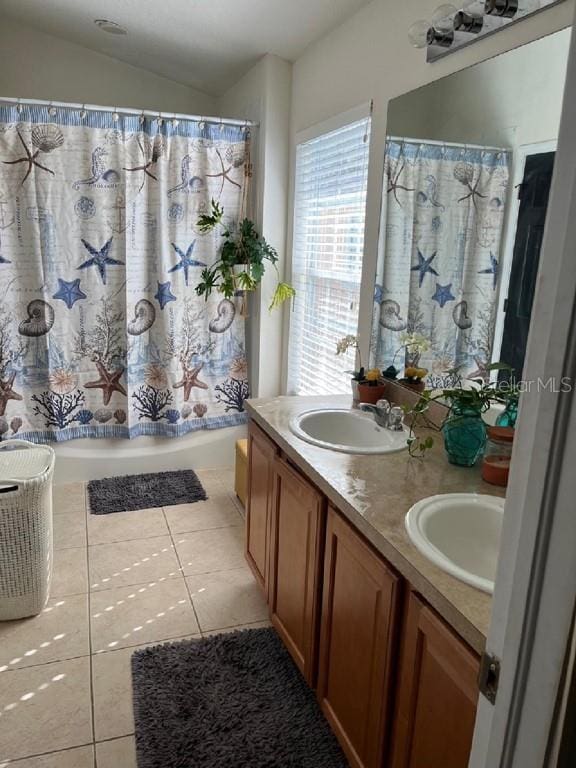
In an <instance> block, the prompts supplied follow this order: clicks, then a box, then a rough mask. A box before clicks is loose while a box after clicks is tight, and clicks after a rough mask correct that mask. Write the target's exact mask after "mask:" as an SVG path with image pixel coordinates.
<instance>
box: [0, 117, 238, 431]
mask: <svg viewBox="0 0 576 768" xmlns="http://www.w3.org/2000/svg"><path fill="white" fill-rule="evenodd" d="M248 169H249V134H248V131H247V130H246V129H245V128H244V127H239V126H232V125H226V124H213V123H208V122H204V121H200V122H194V121H191V120H180V121H178V120H176V119H174V120H170V119H162V118H160V117H159V118H157V119H150V118H145V117H144V116H137V115H134V116H131V115H121V114H117V113H112V112H105V111H101V112H100V111H86V110H76V109H72V108H54V107H46V106H24V105H19V106H18V107H1V108H0V434H1V435H2V439H9V438H11V437H14V436H15V435H17V436H18V437H24V438H26V439H29V440H33V441H36V442H45V441H50V440H58V441H61V440H68V439H71V438H79V437H124V438H127V437H130V438H132V437H137V436H138V435H164V436H177V435H182V434H184V433H186V432H189V431H191V430H196V429H216V428H219V427H226V426H232V425H235V424H238V423H240V422H242V421H244V420H245V413H244V408H243V403H244V399H245V398H246V397H247V395H248V382H247V365H246V358H245V347H244V318H243V317H242V316H241V313H240V312H238V311H237V307H236V304H235V302H234V301H229V300H226V299H223V298H222V296H220V295H218V294H215V295H213V296H211V297H210V299H209V300H208V302H205V301H204V299H203V298H199V297H198V296H196V293H195V291H194V288H195V285H196V284H197V282H198V280H199V278H200V274H201V270H202V267H203V266H204V265H207V264H211V263H212V262H213V261H214V260H215V259H216V258H217V252H218V247H219V240H220V234H221V232H218V231H216V232H214V233H211V234H203V233H202V232H200V231H199V229H198V227H197V221H198V217H199V215H200V214H202V213H204V212H208V211H209V209H210V204H211V200H212V199H215V200H217V201H219V203H220V204H221V205H222V206H223V208H224V215H225V222H226V223H227V224H229V225H230V226H232V227H233V226H234V225H235V223H236V222H237V221H238V219H239V217H240V216H241V215H242V208H243V202H244V200H245V199H246V185H247V181H248V176H249V172H248Z"/></svg>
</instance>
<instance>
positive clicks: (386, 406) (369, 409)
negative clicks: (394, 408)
mask: <svg viewBox="0 0 576 768" xmlns="http://www.w3.org/2000/svg"><path fill="white" fill-rule="evenodd" d="M360 410H361V411H364V412H365V413H372V414H373V415H374V421H375V422H376V424H378V426H379V427H388V419H389V417H390V410H391V406H390V403H389V402H388V400H378V402H377V403H376V405H372V404H371V403H360Z"/></svg>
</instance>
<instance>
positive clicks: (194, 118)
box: [0, 96, 259, 127]
mask: <svg viewBox="0 0 576 768" xmlns="http://www.w3.org/2000/svg"><path fill="white" fill-rule="evenodd" d="M0 103H4V104H11V105H12V106H15V107H16V106H18V104H26V105H30V106H35V105H39V106H46V107H58V108H61V109H80V110H82V109H85V110H87V111H90V112H112V113H116V114H119V115H137V116H142V115H144V116H146V117H155V118H158V117H161V118H163V119H165V120H173V119H174V118H176V119H177V120H189V121H191V122H197V123H200V122H204V123H216V124H225V125H243V126H247V127H255V126H258V125H259V123H257V122H255V121H253V120H238V119H235V118H226V117H214V116H210V115H186V114H183V113H180V112H165V111H163V110H158V111H157V112H154V111H152V110H150V109H132V108H131V107H103V106H101V105H99V104H76V103H72V102H66V101H45V100H44V99H19V98H12V99H11V98H8V97H7V96H0Z"/></svg>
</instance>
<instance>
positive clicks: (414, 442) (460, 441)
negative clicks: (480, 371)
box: [404, 363, 510, 467]
mask: <svg viewBox="0 0 576 768" xmlns="http://www.w3.org/2000/svg"><path fill="white" fill-rule="evenodd" d="M509 368H510V366H508V365H507V364H506V363H493V364H492V365H489V366H488V367H487V371H496V370H508V369H509ZM470 381H471V386H469V387H462V386H459V387H452V388H451V389H442V390H438V391H432V390H424V391H423V392H422V393H421V395H420V397H419V399H418V401H417V402H416V404H415V405H414V406H412V407H409V406H408V407H405V408H404V411H405V413H406V415H407V416H408V417H409V418H410V434H409V437H408V448H409V452H410V455H411V456H418V457H422V456H424V454H425V453H426V451H427V450H428V449H430V448H431V447H432V446H433V444H434V440H433V438H432V437H431V436H427V437H426V438H425V439H423V440H419V439H418V438H417V437H416V434H415V428H417V427H418V426H426V427H428V428H431V427H433V425H432V424H431V422H430V420H429V419H428V418H427V411H428V409H429V407H430V404H431V403H433V402H437V401H443V402H444V403H447V404H448V414H447V416H446V418H445V419H444V422H443V424H442V425H441V427H440V431H441V432H442V435H443V437H444V447H445V449H446V453H447V456H448V461H449V462H450V463H451V464H456V465H458V466H461V467H472V466H474V464H475V463H476V462H477V460H478V459H479V458H480V456H481V455H482V454H483V452H484V446H485V445H486V435H487V431H486V429H487V428H486V423H485V422H484V420H483V419H482V414H483V413H485V412H486V411H487V410H488V409H489V408H490V404H491V403H492V402H499V403H503V402H507V400H508V398H509V397H510V385H509V384H507V383H506V382H503V383H486V382H485V381H483V380H482V379H471V380H470Z"/></svg>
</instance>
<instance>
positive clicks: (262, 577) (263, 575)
mask: <svg viewBox="0 0 576 768" xmlns="http://www.w3.org/2000/svg"><path fill="white" fill-rule="evenodd" d="M277 453H278V449H277V447H276V446H275V444H274V443H273V442H272V440H270V439H269V438H268V437H267V436H266V435H265V434H264V432H263V431H262V430H261V429H260V428H259V427H257V426H256V425H255V424H254V422H252V421H251V422H250V425H249V427H248V503H247V506H246V542H245V547H246V549H245V553H246V560H247V561H248V565H249V566H250V568H251V569H252V572H253V573H254V576H255V577H256V581H257V582H258V584H259V585H260V587H261V588H262V590H263V592H264V594H265V595H267V591H268V556H269V553H268V547H269V541H270V513H271V509H272V494H273V483H274V478H273V469H272V465H273V462H274V457H275V456H276V455H277Z"/></svg>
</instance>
